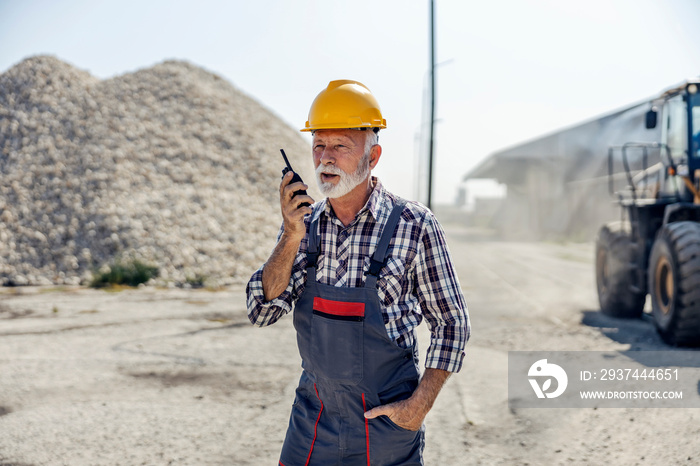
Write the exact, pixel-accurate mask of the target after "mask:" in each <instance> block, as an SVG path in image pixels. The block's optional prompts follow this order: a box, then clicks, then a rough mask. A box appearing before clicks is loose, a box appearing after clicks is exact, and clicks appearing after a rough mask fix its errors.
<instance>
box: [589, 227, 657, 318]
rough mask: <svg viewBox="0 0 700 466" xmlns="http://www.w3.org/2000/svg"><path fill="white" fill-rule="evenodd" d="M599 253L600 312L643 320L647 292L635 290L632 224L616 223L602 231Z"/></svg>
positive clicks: (596, 267) (597, 279)
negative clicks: (630, 229) (630, 225)
mask: <svg viewBox="0 0 700 466" xmlns="http://www.w3.org/2000/svg"><path fill="white" fill-rule="evenodd" d="M595 250H596V253H595V257H596V265H595V270H596V285H597V288H598V302H599V303H600V310H601V311H602V312H603V314H606V315H609V316H612V317H623V318H634V317H640V316H641V315H642V311H643V310H644V301H645V299H646V290H635V289H634V288H633V284H634V270H633V269H632V264H633V263H635V257H634V254H635V250H634V243H633V241H632V238H631V235H630V232H629V224H627V223H623V222H613V223H608V224H607V225H604V226H603V227H602V228H601V229H600V231H599V232H598V236H597V238H596V249H595Z"/></svg>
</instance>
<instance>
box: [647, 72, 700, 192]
mask: <svg viewBox="0 0 700 466" xmlns="http://www.w3.org/2000/svg"><path fill="white" fill-rule="evenodd" d="M699 91H700V82H689V83H687V84H685V85H684V86H681V87H679V88H677V89H675V90H674V91H669V92H668V93H667V97H666V101H665V102H664V105H663V114H662V116H661V125H662V126H661V142H662V143H663V144H667V145H668V147H669V149H670V151H671V156H672V157H673V160H674V162H675V163H676V164H681V165H686V164H687V165H686V166H687V169H688V176H689V177H690V179H691V180H692V181H693V182H695V178H696V170H700V92H699ZM649 123H650V119H649V116H647V127H649Z"/></svg>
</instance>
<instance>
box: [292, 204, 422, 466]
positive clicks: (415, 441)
mask: <svg viewBox="0 0 700 466" xmlns="http://www.w3.org/2000/svg"><path fill="white" fill-rule="evenodd" d="M404 204H405V202H400V203H398V204H397V205H396V206H395V207H394V209H393V210H392V212H391V215H390V216H389V219H388V221H387V224H386V225H385V227H384V230H383V232H382V235H381V238H380V240H379V244H378V246H377V249H376V251H375V253H374V255H373V256H372V260H371V261H370V268H369V271H368V272H367V275H366V278H365V286H364V287H361V288H350V287H335V286H331V285H325V284H321V283H318V282H317V281H316V262H317V260H318V255H319V238H318V233H317V229H318V220H315V221H314V222H312V224H311V226H310V228H309V242H308V244H309V246H308V252H307V259H308V264H307V268H306V274H307V275H306V288H305V289H304V292H303V293H302V295H301V297H300V298H299V301H298V302H297V304H296V307H295V309H294V327H295V328H296V331H297V343H298V346H299V353H300V354H301V358H302V368H303V369H304V370H303V372H302V375H301V379H300V381H299V387H298V388H297V390H296V398H295V400H294V405H293V406H292V414H291V416H290V420H289V428H288V429H287V436H286V438H285V441H284V446H283V447H282V453H281V456H280V465H282V466H304V465H323V466H329V465H341V464H342V465H363V466H373V465H377V466H378V465H382V466H388V465H421V464H423V463H422V451H423V444H424V430H423V428H421V430H420V431H418V432H413V431H408V430H405V429H402V428H401V427H399V426H397V425H396V424H394V423H393V422H392V421H391V420H390V419H389V418H388V417H386V416H380V417H378V418H376V419H365V417H364V412H365V411H368V410H369V409H371V408H374V407H376V406H379V405H383V404H387V403H391V402H393V401H398V400H403V399H406V398H408V397H409V396H410V395H411V394H412V393H413V391H414V390H415V389H416V387H417V386H418V354H417V349H416V348H415V347H414V348H410V349H403V348H400V347H399V346H398V345H396V343H394V342H393V341H391V339H390V338H389V336H388V335H387V332H386V327H385V326H384V318H383V315H382V308H381V303H380V301H379V296H378V294H377V278H378V276H379V271H380V270H381V268H382V266H383V265H384V264H385V263H386V259H387V257H388V254H387V251H388V249H389V243H390V241H391V238H392V236H393V234H394V230H395V228H396V225H397V224H398V221H399V218H400V217H401V212H402V211H403V207H404Z"/></svg>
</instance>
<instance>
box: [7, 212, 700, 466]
mask: <svg viewBox="0 0 700 466" xmlns="http://www.w3.org/2000/svg"><path fill="white" fill-rule="evenodd" d="M447 230H448V240H449V244H450V247H451V250H452V253H453V255H454V257H455V259H456V261H457V267H458V273H459V277H460V281H461V284H462V286H463V288H464V291H465V296H466V298H467V302H468V305H469V311H470V317H471V319H472V325H473V333H472V339H471V340H470V342H469V344H468V346H467V358H466V361H465V366H464V369H463V370H462V372H461V373H459V374H457V375H455V376H453V377H452V378H451V379H450V380H449V381H448V383H447V385H446V386H445V388H444V389H443V391H442V393H441V395H440V396H439V398H438V400H437V402H436V404H435V406H434V408H433V410H432V411H431V413H430V414H429V416H428V418H427V420H426V426H427V446H426V450H425V452H426V464H428V465H601V464H610V465H691V464H700V411H699V410H696V409H622V408H617V409H592V408H590V409H520V410H511V409H509V406H508V399H507V396H508V393H507V388H508V387H507V378H508V374H507V366H508V364H507V363H508V351H510V350H533V351H534V350H567V351H572V350H596V351H602V350H605V351H627V350H662V349H668V348H667V347H666V346H665V345H664V344H663V343H662V342H661V341H660V340H659V338H658V337H657V335H656V333H655V331H654V328H653V325H652V323H651V322H650V320H649V319H642V320H636V321H625V320H617V319H613V318H609V317H606V316H603V315H601V314H600V312H599V311H598V305H597V300H596V294H595V286H594V276H593V266H592V258H593V247H592V245H591V244H559V243H504V242H494V241H485V240H483V239H481V240H479V239H478V238H476V236H475V235H474V234H471V232H468V231H467V230H465V229H463V228H460V227H457V226H453V225H447ZM244 296H245V294H244V289H243V288H242V287H234V288H230V289H226V290H223V291H215V292H214V291H207V290H182V289H169V290H163V289H153V288H144V289H136V290H124V291H120V292H106V291H99V290H90V289H85V288H60V289H56V288H5V289H0V466H9V465H15V466H29V465H36V466H38V465H77V466H80V465H170V464H172V465H256V466H258V465H273V464H277V458H278V454H279V450H280V447H281V443H282V440H283V437H284V432H285V429H286V426H287V421H288V415H289V410H290V407H291V403H292V400H293V392H294V388H295V386H296V382H297V380H298V376H299V373H300V360H299V357H298V354H297V350H296V341H295V335H294V331H293V327H292V322H291V319H290V318H287V319H284V320H282V321H281V322H279V323H278V324H275V325H274V326H272V327H269V328H265V329H258V328H255V327H253V326H251V325H250V324H249V322H248V320H247V317H246V311H245V298H244ZM421 328H422V331H421V334H420V336H421V342H422V348H426V343H425V342H426V341H427V334H426V330H425V326H421Z"/></svg>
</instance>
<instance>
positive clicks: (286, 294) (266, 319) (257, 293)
mask: <svg viewBox="0 0 700 466" xmlns="http://www.w3.org/2000/svg"><path fill="white" fill-rule="evenodd" d="M281 236H282V230H280V234H279V235H278V237H277V240H278V241H279V238H280V237H281ZM305 243H306V239H304V240H303V241H302V248H300V251H301V250H304V251H305V250H306V244H305ZM305 266H306V254H300V253H297V257H296V259H295V261H294V265H293V266H292V274H291V276H290V278H289V284H288V285H287V288H286V289H285V290H284V291H283V292H282V294H281V295H279V296H278V297H277V298H275V299H272V300H270V301H266V300H265V291H264V290H263V284H262V274H263V269H264V268H265V265H263V266H262V267H260V268H259V269H258V270H256V271H255V273H253V275H252V276H251V277H250V280H249V281H248V284H247V286H246V305H247V307H248V319H250V321H251V323H252V324H253V325H256V326H258V327H266V326H268V325H272V324H274V323H275V322H277V321H278V320H279V319H280V318H281V317H282V316H284V315H285V314H288V313H289V312H291V310H292V308H293V304H294V303H295V302H296V300H297V299H299V296H301V293H302V292H303V291H304V285H305V282H306V272H305V269H304V268H305Z"/></svg>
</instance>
